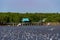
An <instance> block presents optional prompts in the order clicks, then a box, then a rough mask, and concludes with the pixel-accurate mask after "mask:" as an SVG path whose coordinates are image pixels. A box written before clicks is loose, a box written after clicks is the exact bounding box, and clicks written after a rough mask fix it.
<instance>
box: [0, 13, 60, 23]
mask: <svg viewBox="0 0 60 40" xmlns="http://www.w3.org/2000/svg"><path fill="white" fill-rule="evenodd" d="M22 18H29V19H30V20H31V22H39V21H41V20H43V19H44V18H46V21H45V22H60V14H59V13H13V12H6V13H3V12H0V24H6V23H20V22H22Z"/></svg>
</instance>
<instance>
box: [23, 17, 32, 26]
mask: <svg viewBox="0 0 60 40" xmlns="http://www.w3.org/2000/svg"><path fill="white" fill-rule="evenodd" d="M30 24H31V20H30V19H29V18H22V25H30Z"/></svg>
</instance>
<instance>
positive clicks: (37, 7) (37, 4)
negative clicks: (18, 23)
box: [0, 0, 60, 12]
mask: <svg viewBox="0 0 60 40" xmlns="http://www.w3.org/2000/svg"><path fill="white" fill-rule="evenodd" d="M0 12H60V0H0Z"/></svg>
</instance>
